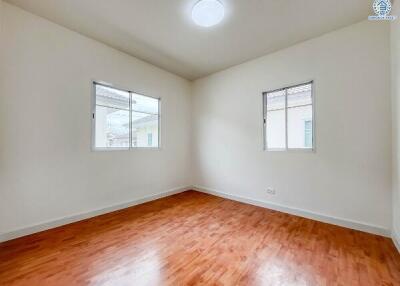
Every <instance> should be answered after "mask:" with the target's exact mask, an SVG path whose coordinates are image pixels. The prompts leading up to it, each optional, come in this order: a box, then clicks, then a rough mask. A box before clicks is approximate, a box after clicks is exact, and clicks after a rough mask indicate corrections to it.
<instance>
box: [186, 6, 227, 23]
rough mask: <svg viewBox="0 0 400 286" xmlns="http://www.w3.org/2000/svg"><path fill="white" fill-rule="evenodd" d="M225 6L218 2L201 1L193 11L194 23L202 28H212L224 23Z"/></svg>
mask: <svg viewBox="0 0 400 286" xmlns="http://www.w3.org/2000/svg"><path fill="white" fill-rule="evenodd" d="M224 15H225V9H224V5H222V3H221V2H219V1H218V0H200V1H199V2H197V3H196V5H194V7H193V10H192V19H193V21H194V22H195V23H196V24H197V25H199V26H202V27H211V26H214V25H216V24H218V23H219V22H221V21H222V19H223V18H224Z"/></svg>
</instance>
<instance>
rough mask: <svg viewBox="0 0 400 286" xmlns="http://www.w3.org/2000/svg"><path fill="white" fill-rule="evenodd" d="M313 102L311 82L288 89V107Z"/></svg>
mask: <svg viewBox="0 0 400 286" xmlns="http://www.w3.org/2000/svg"><path fill="white" fill-rule="evenodd" d="M307 104H312V98H311V84H306V85H301V86H297V87H292V88H289V89H288V97H287V105H288V107H293V106H302V105H307Z"/></svg>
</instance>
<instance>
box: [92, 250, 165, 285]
mask: <svg viewBox="0 0 400 286" xmlns="http://www.w3.org/2000/svg"><path fill="white" fill-rule="evenodd" d="M160 268H161V263H160V258H159V254H158V251H157V249H154V248H153V247H152V248H146V249H142V250H141V251H140V254H139V255H132V256H130V255H129V254H127V256H126V257H124V258H123V259H120V260H119V261H115V263H113V265H112V266H111V268H110V269H106V270H104V271H103V272H102V273H101V274H99V275H96V276H95V277H93V278H92V279H91V280H90V282H89V285H93V286H97V285H118V286H119V285H122V286H124V285H161V284H162V281H161V277H160V276H161V275H160Z"/></svg>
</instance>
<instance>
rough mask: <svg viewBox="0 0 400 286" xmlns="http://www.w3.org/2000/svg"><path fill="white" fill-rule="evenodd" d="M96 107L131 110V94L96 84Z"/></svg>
mask: <svg viewBox="0 0 400 286" xmlns="http://www.w3.org/2000/svg"><path fill="white" fill-rule="evenodd" d="M96 105H102V106H108V107H115V108H119V109H126V110H129V92H126V91H121V90H118V89H115V88H110V87H105V86H102V85H98V84H96Z"/></svg>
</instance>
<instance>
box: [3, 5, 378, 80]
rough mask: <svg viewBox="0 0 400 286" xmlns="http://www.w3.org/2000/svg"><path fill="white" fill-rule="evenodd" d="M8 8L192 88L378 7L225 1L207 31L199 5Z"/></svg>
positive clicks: (37, 6)
mask: <svg viewBox="0 0 400 286" xmlns="http://www.w3.org/2000/svg"><path fill="white" fill-rule="evenodd" d="M6 1H7V2H9V3H11V4H14V5H17V6H19V7H21V8H23V9H25V10H28V11H30V12H32V13H34V14H37V15H39V16H42V17H44V18H47V19H49V20H50V21H53V22H55V23H58V24H60V25H62V26H65V27H67V28H69V29H72V30H74V31H77V32H79V33H81V34H84V35H86V36H89V37H91V38H94V39H96V40H98V41H101V42H103V43H105V44H107V45H109V46H112V47H114V48H117V49H118V50H121V51H123V52H126V53H128V54H130V55H133V56H135V57H138V58H140V59H142V60H145V61H147V62H149V63H152V64H154V65H156V66H159V67H161V68H163V69H165V70H168V71H171V72H173V73H176V74H178V75H180V76H182V77H185V78H187V79H190V80H192V79H196V78H199V77H202V76H205V75H208V74H210V73H213V72H216V71H219V70H223V69H225V68H227V67H230V66H233V65H236V64H239V63H242V62H245V61H247V60H250V59H253V58H257V57H259V56H262V55H265V54H267V53H270V52H273V51H276V50H279V49H282V48H285V47H288V46H291V45H293V44H295V43H298V42H301V41H304V40H306V39H310V38H313V37H316V36H319V35H322V34H324V33H326V32H329V31H333V30H335V29H338V28H341V27H344V26H347V25H350V24H353V23H356V22H359V21H361V20H365V19H366V18H367V16H368V15H369V14H371V13H372V11H371V3H372V0H371V1H369V0H221V2H222V3H223V4H224V5H225V8H226V15H225V18H224V20H223V22H222V23H220V24H218V25H217V26H214V27H210V28H201V27H198V26H196V25H195V24H194V23H193V22H192V20H191V18H190V15H191V8H192V7H193V5H194V4H195V3H196V2H197V0H112V1H111V0H6Z"/></svg>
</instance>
